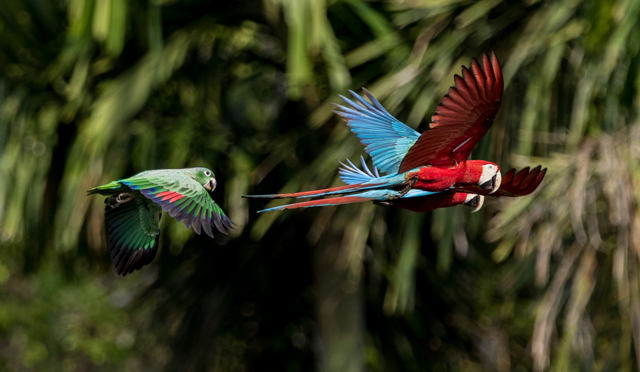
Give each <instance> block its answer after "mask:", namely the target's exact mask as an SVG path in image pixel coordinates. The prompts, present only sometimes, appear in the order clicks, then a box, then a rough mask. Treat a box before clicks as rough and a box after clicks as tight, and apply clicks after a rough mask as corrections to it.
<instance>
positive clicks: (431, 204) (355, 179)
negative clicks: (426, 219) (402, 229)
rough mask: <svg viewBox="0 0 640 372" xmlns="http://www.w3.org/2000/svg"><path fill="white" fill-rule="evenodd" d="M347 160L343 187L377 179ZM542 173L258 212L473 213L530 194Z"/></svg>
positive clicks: (368, 193) (377, 192) (365, 194)
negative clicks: (372, 207) (357, 206)
mask: <svg viewBox="0 0 640 372" xmlns="http://www.w3.org/2000/svg"><path fill="white" fill-rule="evenodd" d="M347 161H348V162H349V165H347V164H342V167H341V168H340V178H341V179H342V181H343V182H344V183H346V184H347V185H350V184H357V183H362V182H366V181H371V180H375V179H376V178H380V173H379V172H378V169H377V168H376V166H375V165H373V167H372V169H373V171H371V170H369V168H368V167H367V164H366V163H365V161H364V159H363V158H362V157H361V158H360V161H361V164H362V169H359V168H358V167H357V166H355V165H354V164H353V163H352V162H351V161H350V160H347ZM546 173H547V169H546V168H545V169H541V166H537V167H535V168H533V169H531V170H530V169H529V167H526V168H524V169H522V170H520V171H519V172H517V173H516V170H515V169H511V170H510V171H509V172H507V173H506V174H505V175H504V178H503V179H502V183H501V185H500V187H499V188H498V190H496V191H495V192H494V191H491V190H487V189H484V188H482V187H478V186H457V187H454V188H452V189H449V190H447V191H443V192H441V193H430V192H427V191H423V190H416V189H413V190H409V191H408V192H406V193H405V194H404V195H402V196H400V197H395V196H397V191H394V190H368V191H364V192H360V193H354V194H351V195H346V196H339V197H333V198H326V199H320V200H311V201H306V202H299V203H293V204H287V205H281V206H277V207H273V208H269V209H265V210H262V211H260V212H269V211H278V210H284V209H298V208H309V207H321V206H329V205H341V204H350V203H361V202H366V201H373V202H374V203H375V204H379V205H385V206H390V207H396V208H402V209H408V210H411V211H414V212H428V211H432V210H434V209H437V208H445V207H452V206H455V205H461V204H464V205H468V206H471V207H474V208H475V209H474V210H473V212H477V211H478V210H479V209H480V208H481V207H482V205H483V204H484V197H485V195H491V196H509V197H517V196H525V195H529V194H531V193H532V192H533V191H534V190H535V189H536V188H537V187H538V185H540V183H541V182H542V179H543V178H544V176H545V174H546ZM473 212H471V213H473Z"/></svg>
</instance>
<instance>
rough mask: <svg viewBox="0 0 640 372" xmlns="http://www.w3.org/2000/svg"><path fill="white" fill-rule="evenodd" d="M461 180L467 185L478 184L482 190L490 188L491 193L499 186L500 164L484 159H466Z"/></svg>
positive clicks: (500, 180) (500, 177) (500, 181)
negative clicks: (465, 167) (465, 166)
mask: <svg viewBox="0 0 640 372" xmlns="http://www.w3.org/2000/svg"><path fill="white" fill-rule="evenodd" d="M462 182H463V183H464V184H465V185H468V186H478V187H480V188H481V189H483V190H491V192H490V193H489V194H493V193H494V192H496V191H497V190H498V189H499V188H500V184H501V183H502V175H501V174H500V166H499V165H498V164H494V163H490V162H488V161H484V160H468V161H467V169H466V171H465V174H464V177H463V179H462Z"/></svg>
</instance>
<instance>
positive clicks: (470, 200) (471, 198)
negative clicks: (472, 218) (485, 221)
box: [464, 194, 484, 213]
mask: <svg viewBox="0 0 640 372" xmlns="http://www.w3.org/2000/svg"><path fill="white" fill-rule="evenodd" d="M482 204H484V195H477V194H469V195H467V200H465V202H464V205H468V206H469V207H475V208H474V209H473V211H471V213H475V212H477V211H479V210H480V208H482Z"/></svg>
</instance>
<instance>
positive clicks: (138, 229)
mask: <svg viewBox="0 0 640 372" xmlns="http://www.w3.org/2000/svg"><path fill="white" fill-rule="evenodd" d="M215 188H216V179H215V177H214V175H213V172H211V170H209V169H207V168H186V169H159V170H151V171H146V172H142V173H138V174H136V175H135V176H133V177H130V178H125V179H122V180H118V181H114V182H111V183H109V184H107V185H104V186H98V187H94V188H92V189H90V190H88V191H87V193H88V194H89V195H92V194H100V195H105V196H107V198H106V199H105V201H104V202H105V204H106V207H105V222H106V225H107V243H108V246H109V252H110V253H111V259H112V260H113V265H114V266H115V268H116V272H117V273H118V274H119V275H122V276H126V275H127V274H131V273H132V272H134V271H135V270H139V269H141V268H142V267H143V266H145V265H148V264H149V263H151V261H153V259H154V258H155V257H156V253H157V252H158V240H159V238H160V217H161V216H162V211H163V210H164V211H165V212H167V213H169V215H170V216H171V217H173V218H175V219H176V220H177V221H178V222H183V223H184V225H185V226H186V227H187V228H189V227H193V230H195V232H196V233H198V234H200V231H201V229H204V231H205V232H206V233H207V235H209V236H210V237H212V238H213V231H212V229H211V226H215V227H216V228H217V229H218V230H219V231H220V232H221V233H223V234H227V230H226V229H225V227H226V228H229V229H233V226H232V225H235V224H234V223H233V222H232V221H231V220H230V219H229V217H227V216H226V215H225V214H224V212H223V211H222V209H221V208H220V207H219V206H218V205H217V204H216V202H214V201H213V199H211V197H210V196H209V193H208V191H213V190H214V189H215Z"/></svg>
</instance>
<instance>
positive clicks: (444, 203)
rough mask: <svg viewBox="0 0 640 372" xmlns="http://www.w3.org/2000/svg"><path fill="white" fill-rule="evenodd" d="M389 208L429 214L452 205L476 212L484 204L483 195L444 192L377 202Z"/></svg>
mask: <svg viewBox="0 0 640 372" xmlns="http://www.w3.org/2000/svg"><path fill="white" fill-rule="evenodd" d="M376 204H382V205H386V206H389V207H396V208H402V209H407V210H410V211H413V212H429V211H432V210H434V209H438V208H446V207H453V206H454V205H461V204H464V205H467V206H470V207H473V208H474V209H473V211H472V212H471V213H473V212H477V211H478V210H480V208H481V207H482V204H484V195H477V194H468V193H464V192H444V193H439V194H433V195H427V196H421V197H417V198H402V199H396V200H392V201H385V202H377V203H376Z"/></svg>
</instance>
